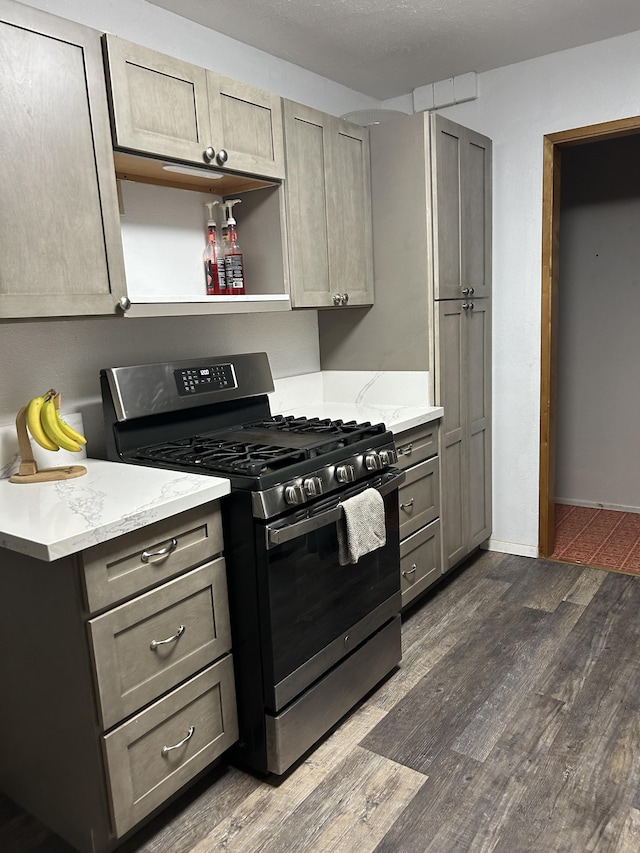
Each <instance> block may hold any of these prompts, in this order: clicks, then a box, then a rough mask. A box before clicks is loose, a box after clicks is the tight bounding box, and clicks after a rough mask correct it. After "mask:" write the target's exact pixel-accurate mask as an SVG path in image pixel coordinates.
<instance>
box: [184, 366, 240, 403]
mask: <svg viewBox="0 0 640 853" xmlns="http://www.w3.org/2000/svg"><path fill="white" fill-rule="evenodd" d="M173 375H174V377H175V380H176V385H177V387H178V394H179V395H180V396H181V397H191V396H192V395H194V394H209V393H211V392H212V391H228V390H229V389H231V388H237V387H238V383H237V382H236V374H235V371H234V369H233V365H232V364H214V365H210V366H208V367H186V368H183V369H182V370H174V372H173Z"/></svg>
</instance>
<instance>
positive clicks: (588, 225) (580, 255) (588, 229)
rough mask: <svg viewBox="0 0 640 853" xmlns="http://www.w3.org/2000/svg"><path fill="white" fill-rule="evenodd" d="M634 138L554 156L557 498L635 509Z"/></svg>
mask: <svg viewBox="0 0 640 853" xmlns="http://www.w3.org/2000/svg"><path fill="white" fill-rule="evenodd" d="M639 164H640V135H633V136H625V137H622V138H620V139H613V140H607V141H604V142H595V143H590V144H587V145H580V146H577V147H574V146H571V147H569V148H566V149H564V150H563V152H562V170H561V173H562V188H561V199H562V207H561V212H560V280H559V288H558V290H559V307H558V315H559V323H558V331H559V334H558V402H557V432H556V436H557V469H556V499H557V500H559V501H560V502H561V503H570V504H578V505H581V506H584V505H587V506H603V507H605V508H609V509H625V510H635V511H636V512H640V453H639V452H638V445H639V441H638V423H640V393H638V392H639V391H640V379H639V377H638V364H639V363H640V337H639V336H638V321H639V320H640V241H639V240H638V234H640V166H639Z"/></svg>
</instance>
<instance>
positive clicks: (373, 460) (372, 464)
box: [364, 450, 384, 471]
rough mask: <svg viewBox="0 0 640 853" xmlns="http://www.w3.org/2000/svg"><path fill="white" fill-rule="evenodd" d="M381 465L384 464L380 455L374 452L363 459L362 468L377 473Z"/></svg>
mask: <svg viewBox="0 0 640 853" xmlns="http://www.w3.org/2000/svg"><path fill="white" fill-rule="evenodd" d="M383 465H384V462H383V461H382V459H381V458H380V454H379V453H378V452H377V451H375V450H372V451H371V453H367V454H366V455H365V457H364V466H365V468H366V469H367V471H379V470H380V469H381V468H382V466H383Z"/></svg>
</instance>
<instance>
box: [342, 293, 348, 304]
mask: <svg viewBox="0 0 640 853" xmlns="http://www.w3.org/2000/svg"><path fill="white" fill-rule="evenodd" d="M348 301H349V294H348V293H343V294H342V304H343V305H346V304H347V302H348Z"/></svg>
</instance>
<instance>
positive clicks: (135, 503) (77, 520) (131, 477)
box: [0, 459, 230, 571]
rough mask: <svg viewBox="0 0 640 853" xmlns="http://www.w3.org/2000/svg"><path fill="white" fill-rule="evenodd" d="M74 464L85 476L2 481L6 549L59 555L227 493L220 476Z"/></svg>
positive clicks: (0, 529)
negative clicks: (23, 481) (81, 467)
mask: <svg viewBox="0 0 640 853" xmlns="http://www.w3.org/2000/svg"><path fill="white" fill-rule="evenodd" d="M75 461H77V462H78V463H80V464H82V465H84V466H85V467H86V468H87V473H86V474H85V475H84V476H82V477H77V478H75V479H73V480H58V481H54V482H51V483H28V484H26V483H25V484H22V483H11V482H9V480H8V479H2V480H0V546H1V547H3V548H8V549H9V550H11V551H18V552H20V553H21V554H27V555H28V556H32V557H37V558H38V559H40V560H47V561H52V560H57V559H59V558H60V557H66V556H68V555H69V554H73V553H75V552H77V551H80V550H82V549H83V548H88V547H90V546H91V545H97V544H98V543H99V542H105V541H106V540H108V539H114V538H116V537H117V536H120V535H122V534H123V533H128V532H130V531H131V530H136V529H137V528H139V527H144V526H145V525H147V524H151V523H152V522H154V521H160V520H161V519H164V518H169V517H170V516H172V515H175V514H176V513H179V512H182V511H184V510H187V509H192V508H193V507H196V506H200V505H201V504H204V503H208V502H209V501H214V500H217V499H218V498H221V497H222V496H223V495H226V494H228V493H229V491H230V487H229V481H228V480H226V479H223V478H220V477H208V476H205V475H202V474H183V473H179V472H175V471H166V470H163V469H160V468H144V467H142V466H140V465H127V464H123V463H119V462H105V461H104V460H102V459H77V460H75ZM0 559H1V558H0ZM0 571H1V567H0Z"/></svg>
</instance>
